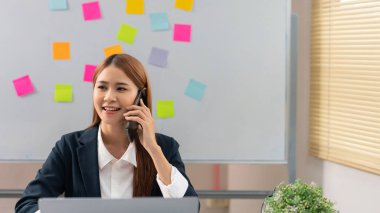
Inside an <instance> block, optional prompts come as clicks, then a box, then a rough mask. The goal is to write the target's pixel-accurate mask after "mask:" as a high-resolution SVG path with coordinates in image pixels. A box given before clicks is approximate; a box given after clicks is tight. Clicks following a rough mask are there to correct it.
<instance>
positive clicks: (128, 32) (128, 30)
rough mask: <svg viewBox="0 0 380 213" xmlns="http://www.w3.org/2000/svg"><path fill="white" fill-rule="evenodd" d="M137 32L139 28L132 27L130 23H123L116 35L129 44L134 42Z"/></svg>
mask: <svg viewBox="0 0 380 213" xmlns="http://www.w3.org/2000/svg"><path fill="white" fill-rule="evenodd" d="M136 34H137V28H135V27H132V26H130V25H128V24H122V25H121V27H120V28H119V32H118V33H117V35H116V38H117V39H118V40H120V41H123V42H125V43H127V44H133V42H134V41H135V37H136Z"/></svg>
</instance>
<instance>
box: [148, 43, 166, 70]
mask: <svg viewBox="0 0 380 213" xmlns="http://www.w3.org/2000/svg"><path fill="white" fill-rule="evenodd" d="M168 55H169V51H167V50H164V49H160V48H157V47H153V48H152V50H151V51H150V55H149V60H148V62H149V64H152V65H155V66H159V67H166V66H167V64H168Z"/></svg>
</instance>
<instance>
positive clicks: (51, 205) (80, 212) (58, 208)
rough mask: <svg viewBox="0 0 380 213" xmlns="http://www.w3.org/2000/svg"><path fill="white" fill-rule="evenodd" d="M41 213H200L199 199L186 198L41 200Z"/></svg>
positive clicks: (39, 202)
mask: <svg viewBox="0 0 380 213" xmlns="http://www.w3.org/2000/svg"><path fill="white" fill-rule="evenodd" d="M38 205H39V208H40V211H41V213H161V212H162V213H169V212H175V213H177V212H178V213H198V209H199V202H198V198H197V197H185V198H166V199H165V198H161V197H147V198H132V199H101V198H41V199H39V201H38Z"/></svg>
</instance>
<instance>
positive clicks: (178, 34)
mask: <svg viewBox="0 0 380 213" xmlns="http://www.w3.org/2000/svg"><path fill="white" fill-rule="evenodd" d="M190 37H191V25H190V24H175V25H174V34H173V40H174V41H182V42H190Z"/></svg>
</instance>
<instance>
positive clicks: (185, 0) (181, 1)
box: [174, 0, 194, 11]
mask: <svg viewBox="0 0 380 213" xmlns="http://www.w3.org/2000/svg"><path fill="white" fill-rule="evenodd" d="M193 4H194V0H175V3H174V7H175V8H177V9H181V10H187V11H191V10H193Z"/></svg>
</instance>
